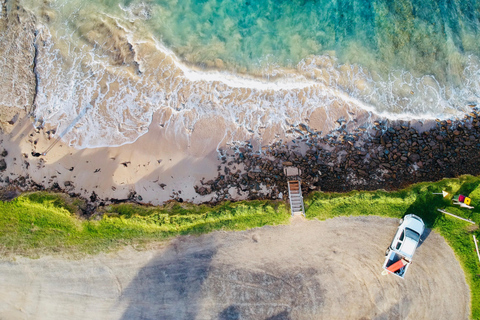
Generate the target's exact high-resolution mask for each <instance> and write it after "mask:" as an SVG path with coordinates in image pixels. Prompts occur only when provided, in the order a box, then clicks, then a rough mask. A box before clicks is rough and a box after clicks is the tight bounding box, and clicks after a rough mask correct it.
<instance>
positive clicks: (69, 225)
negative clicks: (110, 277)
mask: <svg viewBox="0 0 480 320" xmlns="http://www.w3.org/2000/svg"><path fill="white" fill-rule="evenodd" d="M442 190H445V191H447V192H449V193H450V195H449V196H448V197H447V198H443V197H442V196H441V195H433V193H439V192H441V191H442ZM455 194H463V195H466V196H469V197H471V198H472V205H473V206H474V207H475V209H473V210H467V209H462V208H459V207H458V206H453V205H452V201H451V197H452V196H453V195H455ZM83 205H84V204H83V203H81V202H80V201H79V200H72V199H69V198H68V197H67V196H65V195H58V194H48V193H33V194H26V195H23V196H21V197H19V198H17V199H15V200H13V201H11V202H1V201H0V249H2V250H3V251H4V253H7V254H8V253H14V254H23V255H29V256H32V255H39V254H42V253H51V252H57V251H61V252H69V253H72V252H73V253H96V252H100V251H104V250H109V249H113V248H116V247H118V246H120V245H124V244H133V245H137V244H142V243H144V242H146V241H152V240H159V239H165V238H167V237H171V236H176V235H184V234H201V233H206V232H210V231H213V230H244V229H248V228H253V227H260V226H263V225H272V224H283V223H286V222H287V221H288V219H289V213H288V208H287V207H286V206H285V204H284V203H282V202H272V201H249V202H236V203H229V202H227V203H224V204H221V205H218V206H215V207H209V206H205V205H200V206H195V205H191V204H168V205H165V206H160V207H148V206H139V205H134V204H120V205H112V206H109V207H106V208H105V209H103V212H100V215H99V216H98V217H100V219H99V220H95V219H94V220H82V219H79V218H77V216H76V215H75V212H76V211H77V210H78V209H79V208H80V207H82V206H83ZM305 206H306V215H307V218H310V219H313V218H317V219H320V220H324V219H328V218H333V217H336V216H352V215H378V216H385V217H393V218H401V217H402V216H404V215H405V214H408V213H414V214H416V215H418V216H420V217H422V218H423V220H424V221H425V223H426V225H427V227H429V228H432V229H433V230H435V231H437V232H439V233H440V234H441V235H442V236H443V237H444V238H445V239H446V241H447V242H448V243H449V245H450V246H451V247H452V248H453V250H454V252H455V254H456V256H457V258H458V260H459V261H460V264H461V265H462V267H463V270H464V271H465V277H466V280H467V283H468V284H469V286H470V290H471V299H472V302H471V306H472V318H473V319H480V277H479V276H477V275H479V274H480V264H479V262H478V260H477V257H476V254H475V246H474V243H473V240H472V233H474V234H476V236H477V238H480V232H479V230H478V229H477V230H475V229H474V228H472V225H470V224H469V223H466V222H463V221H461V220H457V219H455V218H452V217H449V216H445V215H444V214H442V213H440V212H438V211H437V210H436V209H437V208H444V209H445V210H447V211H448V212H451V213H453V214H456V215H458V216H461V217H464V218H467V219H471V220H473V221H475V222H476V223H477V224H479V223H480V177H472V176H462V177H460V178H457V179H445V180H442V181H439V182H435V183H420V184H416V185H413V186H411V187H409V188H407V189H403V190H400V191H396V192H385V191H381V190H379V191H374V192H361V191H353V192H350V193H347V194H338V193H321V192H316V193H312V194H311V195H310V196H309V197H307V198H306V199H305Z"/></svg>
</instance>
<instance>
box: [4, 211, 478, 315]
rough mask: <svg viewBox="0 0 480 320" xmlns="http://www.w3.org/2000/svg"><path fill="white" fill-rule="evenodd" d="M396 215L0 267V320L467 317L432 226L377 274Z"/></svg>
mask: <svg viewBox="0 0 480 320" xmlns="http://www.w3.org/2000/svg"><path fill="white" fill-rule="evenodd" d="M397 226H398V220H396V219H387V218H380V217H351V218H336V219H331V220H327V221H323V222H319V221H304V220H295V221H293V222H292V224H291V225H287V226H275V227H263V228H259V229H253V230H248V231H244V232H214V233H211V234H207V235H203V236H199V237H193V236H188V237H180V238H176V239H174V240H172V241H170V242H168V243H164V244H162V245H160V246H159V247H158V248H154V249H149V250H146V251H140V252H139V251H136V250H134V249H132V248H127V249H124V250H121V251H118V252H115V253H109V254H101V255H97V256H90V257H86V258H84V259H82V260H69V259H65V258H62V257H42V258H40V259H35V260H32V259H27V258H16V259H15V260H14V261H12V260H8V261H7V260H3V261H1V262H0V319H49V320H50V319H125V320H127V319H128V320H131V319H435V320H438V319H468V317H469V313H470V309H469V308H470V307H469V305H470V294H469V288H468V286H467V284H466V282H465V277H464V274H463V271H462V269H461V267H460V265H459V263H458V262H457V260H456V259H455V256H454V253H453V251H452V250H451V248H450V247H449V246H448V245H447V244H446V243H445V241H444V239H443V238H442V237H441V236H439V235H438V234H436V233H434V232H431V233H429V234H428V235H427V237H426V239H425V240H424V242H423V243H422V244H421V246H420V247H419V248H418V251H417V253H416V255H415V257H414V262H413V264H412V265H411V266H410V268H409V270H408V273H407V275H406V278H405V280H402V279H399V278H397V277H395V276H393V275H386V276H383V275H382V268H381V266H382V263H383V260H384V252H385V249H386V248H387V246H388V245H389V243H390V241H391V238H392V237H393V235H394V232H395V230H396V228H397Z"/></svg>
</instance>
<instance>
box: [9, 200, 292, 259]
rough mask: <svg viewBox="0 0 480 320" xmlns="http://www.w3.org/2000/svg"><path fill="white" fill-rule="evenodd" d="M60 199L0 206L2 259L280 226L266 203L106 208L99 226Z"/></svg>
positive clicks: (279, 215)
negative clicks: (7, 256)
mask: <svg viewBox="0 0 480 320" xmlns="http://www.w3.org/2000/svg"><path fill="white" fill-rule="evenodd" d="M77 209H78V207H76V205H75V204H73V203H71V201H70V199H68V197H66V196H65V195H61V194H48V193H33V194H27V195H23V196H20V197H18V198H16V199H15V200H13V201H11V202H0V248H2V249H3V250H2V251H3V252H4V254H22V255H29V256H32V255H38V254H40V253H52V252H59V251H61V252H69V253H97V252H100V251H105V250H109V249H113V248H116V247H118V246H119V245H124V244H141V243H144V242H145V241H151V240H161V239H165V238H167V237H171V236H176V235H185V234H201V233H207V232H210V231H213V230H245V229H248V228H254V227H261V226H264V225H267V224H268V225H274V224H281V223H286V222H287V221H288V214H287V209H286V207H285V204H283V203H280V202H271V201H251V202H237V203H225V204H222V205H218V206H215V207H213V208H212V207H208V206H193V205H189V204H185V205H183V206H181V205H179V204H174V205H172V204H170V205H166V206H161V207H145V206H139V205H134V204H121V205H114V206H109V207H107V208H105V209H104V212H103V215H102V217H101V219H99V220H81V219H79V218H78V217H77V216H76V215H75V211H76V210H77Z"/></svg>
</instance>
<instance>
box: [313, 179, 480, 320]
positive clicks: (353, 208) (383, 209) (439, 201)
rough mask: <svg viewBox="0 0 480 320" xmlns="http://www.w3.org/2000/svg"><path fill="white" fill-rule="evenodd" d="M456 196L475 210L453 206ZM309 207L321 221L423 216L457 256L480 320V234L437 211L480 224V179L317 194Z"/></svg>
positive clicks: (473, 309)
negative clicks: (478, 246)
mask: <svg viewBox="0 0 480 320" xmlns="http://www.w3.org/2000/svg"><path fill="white" fill-rule="evenodd" d="M442 190H445V191H447V192H449V196H447V197H446V198H443V197H442V196H441V195H433V193H440V192H442ZM456 194H463V195H466V196H469V197H470V198H472V205H473V206H474V207H475V208H474V209H473V210H467V209H463V208H459V207H458V206H453V204H452V201H451V198H452V196H453V195H456ZM305 206H306V208H307V209H306V215H307V218H318V219H320V220H324V219H328V218H333V217H336V216H354V215H355V216H356V215H378V216H384V217H392V218H401V217H402V216H404V215H405V214H409V213H413V214H416V215H418V216H420V217H421V218H422V219H423V220H424V221H425V223H426V225H427V227H428V228H431V229H433V230H435V231H437V232H438V233H440V234H441V235H442V236H443V237H444V238H445V240H446V241H447V242H448V244H449V245H450V247H451V248H452V249H453V251H454V252H455V254H456V256H457V259H458V260H459V262H460V264H461V266H462V268H463V270H464V272H465V278H466V280H467V283H468V285H469V286H470V292H471V307H472V318H473V319H480V264H479V261H478V259H477V256H476V253H475V244H474V243H473V239H472V234H475V235H476V237H477V238H478V237H479V236H480V232H479V230H478V229H477V230H475V228H476V226H472V225H471V224H469V223H467V222H464V221H462V220H459V219H455V218H453V217H450V216H446V215H444V214H442V213H440V212H438V211H437V208H444V209H445V210H446V211H447V212H450V213H453V214H456V215H458V216H461V217H463V218H467V219H471V220H473V221H475V222H476V223H477V224H479V223H480V177H472V176H462V177H460V178H457V179H444V180H442V181H439V182H435V183H420V184H416V185H413V186H411V187H409V188H407V189H404V190H400V191H396V192H385V191H374V192H361V191H353V192H350V193H347V194H335V193H328V194H327V193H313V194H311V195H310V196H309V197H307V198H306V199H305Z"/></svg>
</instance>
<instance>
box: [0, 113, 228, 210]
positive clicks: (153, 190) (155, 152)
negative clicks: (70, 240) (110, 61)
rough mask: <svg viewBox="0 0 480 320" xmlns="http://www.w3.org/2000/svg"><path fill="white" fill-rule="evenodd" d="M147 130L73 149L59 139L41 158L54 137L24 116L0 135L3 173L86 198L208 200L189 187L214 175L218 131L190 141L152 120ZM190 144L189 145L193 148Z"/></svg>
mask: <svg viewBox="0 0 480 320" xmlns="http://www.w3.org/2000/svg"><path fill="white" fill-rule="evenodd" d="M152 123H153V124H152V125H151V127H150V128H149V132H148V133H147V134H145V135H143V136H141V137H140V138H139V139H138V140H137V141H135V142H134V143H132V144H126V145H124V146H120V147H104V148H95V149H83V150H78V149H75V148H72V147H69V146H67V145H65V143H63V142H62V141H59V142H58V143H56V144H55V146H54V147H53V148H52V149H51V150H50V151H49V152H48V153H47V155H46V156H43V155H41V156H38V157H34V156H33V155H32V154H36V153H43V152H44V150H46V149H47V148H48V147H49V146H50V145H52V144H53V143H54V142H55V139H53V138H50V139H49V135H48V134H47V133H45V132H44V131H43V130H42V131H39V132H38V130H35V128H34V127H33V124H32V121H31V120H30V119H29V118H28V117H25V116H23V117H22V118H20V119H19V120H18V121H17V122H16V123H15V124H14V125H11V126H10V127H11V131H10V133H3V134H2V135H1V136H0V137H1V138H0V140H1V141H2V147H3V148H4V150H7V152H8V156H7V157H5V161H6V165H7V171H5V172H4V173H3V174H2V178H3V180H4V184H5V183H6V182H5V179H6V178H7V177H8V178H9V179H10V180H14V179H16V178H18V177H21V176H22V177H26V176H28V177H29V179H30V180H31V181H32V182H35V183H38V184H40V185H43V186H44V187H46V188H52V187H54V184H57V185H58V186H59V187H60V188H61V189H64V190H65V191H67V192H69V193H77V194H79V195H81V196H82V197H85V198H89V197H90V196H91V195H92V193H93V192H94V193H95V194H96V195H97V196H98V197H99V198H102V199H106V198H115V199H127V198H129V196H130V197H131V196H132V194H134V193H135V194H136V195H135V198H133V199H131V200H137V201H140V202H143V203H151V204H161V203H163V202H165V201H168V200H171V199H176V200H179V201H188V202H194V203H199V202H208V201H210V200H212V197H213V196H204V197H202V196H200V195H198V194H197V193H196V192H195V190H194V188H193V186H194V185H196V184H199V181H200V180H201V179H202V178H203V179H208V180H209V179H211V178H212V177H215V176H216V175H217V167H218V165H219V160H218V155H217V151H216V148H217V145H218V144H219V143H220V140H219V138H217V137H221V136H220V135H219V134H215V128H214V127H212V126H210V127H209V129H208V130H204V131H201V130H198V131H195V132H194V133H193V134H192V137H191V138H190V141H188V140H187V139H179V138H178V136H175V135H169V134H168V132H166V130H165V129H164V128H161V127H160V126H158V124H157V123H158V122H156V121H153V122H152ZM192 145H193V146H192Z"/></svg>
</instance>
